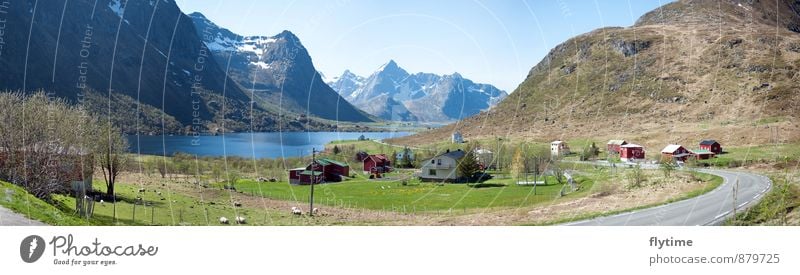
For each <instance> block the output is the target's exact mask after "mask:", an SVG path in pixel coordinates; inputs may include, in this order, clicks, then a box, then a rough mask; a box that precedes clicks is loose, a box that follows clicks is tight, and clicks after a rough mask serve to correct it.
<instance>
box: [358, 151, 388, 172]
mask: <svg viewBox="0 0 800 275" xmlns="http://www.w3.org/2000/svg"><path fill="white" fill-rule="evenodd" d="M391 171H392V161H390V160H389V158H387V157H386V155H384V154H378V155H369V156H368V157H367V158H365V159H364V172H366V173H388V172H391Z"/></svg>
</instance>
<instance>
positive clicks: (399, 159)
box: [395, 147, 414, 162]
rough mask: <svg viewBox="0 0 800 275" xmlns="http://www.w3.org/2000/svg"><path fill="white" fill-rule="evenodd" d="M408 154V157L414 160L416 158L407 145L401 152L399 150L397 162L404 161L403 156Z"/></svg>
mask: <svg viewBox="0 0 800 275" xmlns="http://www.w3.org/2000/svg"><path fill="white" fill-rule="evenodd" d="M406 154H407V155H408V159H409V160H412V161H413V160H414V152H412V151H411V149H409V148H408V147H406V148H403V150H400V152H397V154H396V155H395V158H397V162H402V161H403V158H404V157H405V156H406Z"/></svg>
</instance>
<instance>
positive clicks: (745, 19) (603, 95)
mask: <svg viewBox="0 0 800 275" xmlns="http://www.w3.org/2000/svg"><path fill="white" fill-rule="evenodd" d="M798 24H800V1H795V0H780V1H777V2H775V1H738V0H725V1H711V0H681V1H677V2H673V3H670V4H667V5H665V6H662V7H660V8H658V9H656V10H653V11H651V12H649V13H647V14H645V15H644V16H642V17H641V18H640V19H639V20H638V21H637V23H636V24H635V25H634V26H631V27H627V28H620V27H610V28H602V29H598V30H594V31H592V32H589V33H586V34H582V35H579V36H577V37H574V38H572V39H569V40H568V41H565V42H564V43H562V44H560V45H558V46H556V47H555V48H554V49H552V50H551V51H550V52H549V54H547V56H546V57H545V58H544V59H543V60H542V61H541V62H540V63H539V64H537V65H536V66H535V67H533V68H532V69H531V71H530V73H529V74H528V76H527V77H526V79H525V80H524V81H523V82H522V83H521V84H520V85H519V87H518V88H517V89H516V90H515V91H514V92H513V93H512V94H511V95H510V96H508V97H507V98H506V99H505V100H503V101H502V102H501V103H500V104H499V105H498V106H497V107H495V108H493V109H492V110H490V111H488V112H483V113H481V114H479V115H476V116H473V117H470V118H468V119H465V120H463V121H460V122H458V123H455V124H451V125H449V126H447V127H444V128H441V129H437V130H432V131H428V132H426V133H423V134H420V135H416V136H412V137H408V138H405V139H400V140H396V142H399V143H425V142H426V141H431V140H434V141H435V140H441V139H443V138H447V136H449V134H450V133H452V132H453V131H456V130H458V131H461V132H462V133H463V134H464V136H465V138H467V139H481V138H494V137H498V136H499V137H510V138H526V139H537V140H542V141H547V140H551V139H557V138H560V139H573V138H596V139H604V138H625V139H629V140H635V141H637V143H643V144H645V145H650V146H653V147H658V146H663V144H665V143H667V142H680V143H686V144H694V143H695V142H697V140H699V139H700V138H715V139H717V140H721V141H723V142H725V143H727V144H729V145H736V144H741V145H744V144H763V143H766V142H776V141H777V142H784V141H796V140H798V139H800V137H799V135H798V133H799V132H800V131H799V130H800V126H799V125H798V122H797V119H798V116H799V115H800V84H798V83H800V73H798V72H800V28H798V26H799V25H798Z"/></svg>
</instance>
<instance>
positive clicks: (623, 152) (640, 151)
mask: <svg viewBox="0 0 800 275" xmlns="http://www.w3.org/2000/svg"><path fill="white" fill-rule="evenodd" d="M619 159H620V160H622V161H635V160H643V159H644V147H643V146H641V145H637V144H625V145H622V146H620V147H619Z"/></svg>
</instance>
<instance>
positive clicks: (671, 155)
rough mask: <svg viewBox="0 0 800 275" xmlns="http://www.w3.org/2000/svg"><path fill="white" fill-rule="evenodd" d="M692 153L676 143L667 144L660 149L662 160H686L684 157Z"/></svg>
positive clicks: (686, 157)
mask: <svg viewBox="0 0 800 275" xmlns="http://www.w3.org/2000/svg"><path fill="white" fill-rule="evenodd" d="M693 155H694V154H692V152H690V151H689V150H686V148H684V147H683V146H680V145H677V144H670V145H667V147H664V150H661V159H662V160H679V161H686V159H688V158H689V157H691V156H693Z"/></svg>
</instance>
